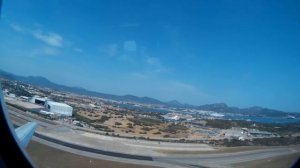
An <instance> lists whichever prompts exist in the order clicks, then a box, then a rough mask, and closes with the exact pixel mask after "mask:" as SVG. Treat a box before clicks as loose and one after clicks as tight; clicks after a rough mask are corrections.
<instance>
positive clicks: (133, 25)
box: [120, 23, 140, 28]
mask: <svg viewBox="0 0 300 168" xmlns="http://www.w3.org/2000/svg"><path fill="white" fill-rule="evenodd" d="M139 26H140V24H138V23H124V24H121V25H120V27H125V28H134V27H139Z"/></svg>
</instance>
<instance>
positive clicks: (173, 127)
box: [163, 123, 188, 134]
mask: <svg viewBox="0 0 300 168" xmlns="http://www.w3.org/2000/svg"><path fill="white" fill-rule="evenodd" d="M186 130H188V128H187V127H186V126H184V125H182V124H174V123H172V124H170V125H168V126H167V127H166V128H165V129H164V130H163V132H167V133H171V134H176V133H177V132H180V131H186Z"/></svg>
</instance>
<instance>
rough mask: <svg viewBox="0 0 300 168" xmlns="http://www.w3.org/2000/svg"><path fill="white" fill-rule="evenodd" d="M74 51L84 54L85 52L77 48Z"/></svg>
mask: <svg viewBox="0 0 300 168" xmlns="http://www.w3.org/2000/svg"><path fill="white" fill-rule="evenodd" d="M73 51H75V52H79V53H83V50H82V49H81V48H77V47H75V48H73Z"/></svg>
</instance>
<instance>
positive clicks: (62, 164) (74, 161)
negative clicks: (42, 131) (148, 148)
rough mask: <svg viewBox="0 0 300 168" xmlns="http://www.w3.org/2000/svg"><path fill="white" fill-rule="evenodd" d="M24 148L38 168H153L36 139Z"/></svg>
mask: <svg viewBox="0 0 300 168" xmlns="http://www.w3.org/2000/svg"><path fill="white" fill-rule="evenodd" d="M26 150H27V152H28V154H29V156H30V158H31V159H32V161H33V163H34V164H35V165H36V166H37V167H40V168H68V167H72V168H92V167H93V168H95V167H102V168H103V167H105V168H124V167H131V168H139V167H143V168H155V167H154V166H153V167H152V166H145V165H137V164H128V163H121V162H113V161H107V160H101V159H94V158H89V157H84V156H80V155H76V154H72V153H69V152H65V151H62V150H59V149H56V148H52V147H49V146H46V145H43V144H41V143H39V142H36V141H31V142H30V143H29V145H28V147H27V149H26Z"/></svg>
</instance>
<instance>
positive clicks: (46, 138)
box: [34, 132, 153, 161]
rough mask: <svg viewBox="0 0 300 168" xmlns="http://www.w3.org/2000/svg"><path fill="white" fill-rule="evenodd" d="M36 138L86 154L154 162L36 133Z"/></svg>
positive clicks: (147, 158)
mask: <svg viewBox="0 0 300 168" xmlns="http://www.w3.org/2000/svg"><path fill="white" fill-rule="evenodd" d="M34 136H36V137H38V138H41V139H44V140H46V141H50V142H53V143H56V144H59V145H63V146H66V147H69V148H73V149H77V150H81V151H85V152H91V153H96V154H101V155H107V156H112V157H119V158H126V159H136V160H147V161H152V160H153V159H152V157H149V156H141V155H130V154H126V153H117V152H111V151H105V150H100V149H95V148H90V147H86V146H81V145H76V144H72V143H69V142H64V141H61V140H58V139H54V138H51V137H48V136H45V135H42V134H39V133H36V132H35V133H34Z"/></svg>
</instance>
